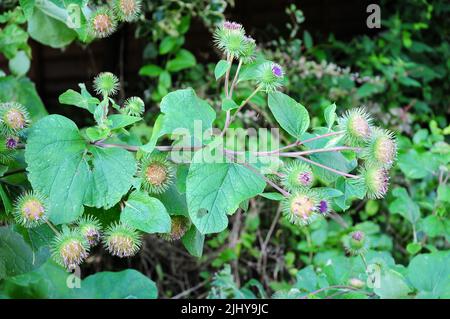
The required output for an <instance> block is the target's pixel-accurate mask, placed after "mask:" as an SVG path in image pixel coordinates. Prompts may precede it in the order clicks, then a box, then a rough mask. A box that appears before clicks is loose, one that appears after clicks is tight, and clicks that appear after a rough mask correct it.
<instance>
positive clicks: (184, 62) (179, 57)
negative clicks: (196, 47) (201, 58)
mask: <svg viewBox="0 0 450 319" xmlns="http://www.w3.org/2000/svg"><path fill="white" fill-rule="evenodd" d="M196 63H197V61H196V59H195V56H194V55H193V54H192V53H191V52H189V51H188V50H186V49H181V50H180V51H178V53H177V54H176V56H175V59H173V60H170V61H169V62H167V71H169V72H178V71H181V70H184V69H187V68H191V67H193V66H194V65H195V64H196Z"/></svg>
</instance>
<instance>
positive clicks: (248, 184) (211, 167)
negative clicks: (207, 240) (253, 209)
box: [186, 151, 266, 234]
mask: <svg viewBox="0 0 450 319" xmlns="http://www.w3.org/2000/svg"><path fill="white" fill-rule="evenodd" d="M265 186H266V183H265V181H264V179H262V178H261V177H260V176H258V175H256V174H255V173H254V172H253V171H251V170H250V169H248V168H246V167H244V166H242V165H240V164H236V163H226V162H221V163H203V162H202V151H198V152H196V154H195V156H194V160H193V163H192V164H191V166H190V168H189V174H188V177H187V181H186V199H187V204H188V208H189V216H190V217H191V220H192V222H193V223H194V225H195V226H196V227H197V229H198V230H199V231H200V233H202V234H210V233H218V232H221V231H222V230H224V229H225V228H226V227H227V225H228V218H227V214H232V213H234V212H235V211H236V209H237V208H238V207H239V204H240V203H241V202H242V201H244V200H246V199H249V198H252V197H254V196H256V195H258V194H260V193H262V192H263V191H264V188H265Z"/></svg>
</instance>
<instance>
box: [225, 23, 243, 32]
mask: <svg viewBox="0 0 450 319" xmlns="http://www.w3.org/2000/svg"><path fill="white" fill-rule="evenodd" d="M223 28H224V29H227V30H233V31H235V30H240V29H242V24H239V23H237V22H231V21H225V22H224V23H223Z"/></svg>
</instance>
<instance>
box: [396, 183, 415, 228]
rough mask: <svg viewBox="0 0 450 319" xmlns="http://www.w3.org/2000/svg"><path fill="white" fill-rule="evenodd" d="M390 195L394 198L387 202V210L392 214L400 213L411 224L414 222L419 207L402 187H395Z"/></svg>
mask: <svg viewBox="0 0 450 319" xmlns="http://www.w3.org/2000/svg"><path fill="white" fill-rule="evenodd" d="M392 195H393V196H394V197H395V198H396V199H395V200H394V201H393V202H392V203H390V204H389V211H390V212H391V213H392V214H400V215H401V216H403V217H404V218H406V219H407V220H408V221H409V222H410V223H411V224H416V223H417V221H418V220H419V218H420V208H419V205H417V203H416V202H414V201H413V200H412V199H411V197H409V194H408V192H407V191H406V189H404V188H403V187H397V188H395V189H394V190H393V191H392Z"/></svg>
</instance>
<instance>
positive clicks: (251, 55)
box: [239, 36, 256, 64]
mask: <svg viewBox="0 0 450 319" xmlns="http://www.w3.org/2000/svg"><path fill="white" fill-rule="evenodd" d="M255 53H256V42H255V40H254V39H253V38H252V37H247V36H245V37H244V45H243V47H242V52H241V54H240V56H239V58H240V59H241V60H242V63H243V64H248V63H252V62H253V61H254V60H255V58H256V54H255Z"/></svg>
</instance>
